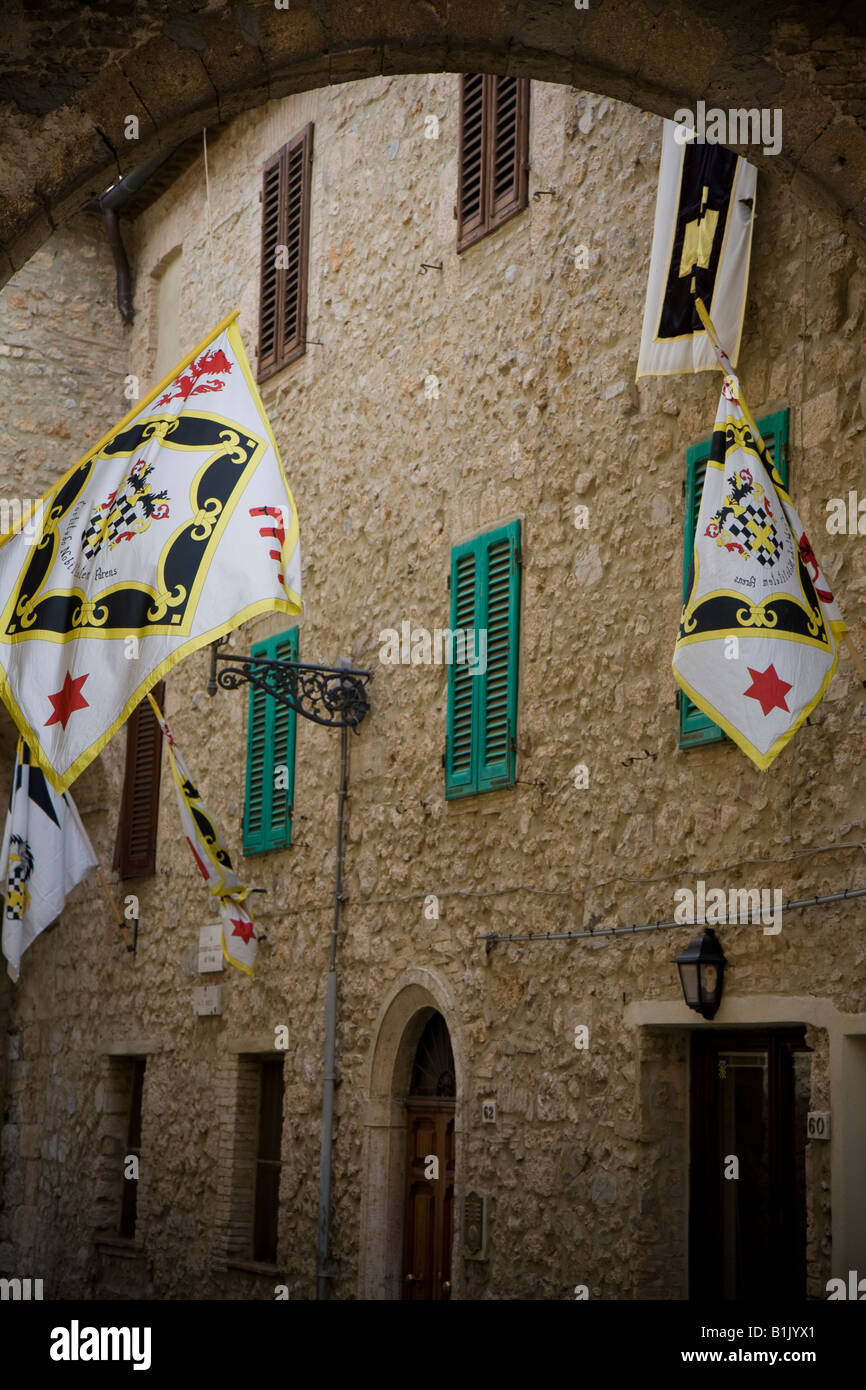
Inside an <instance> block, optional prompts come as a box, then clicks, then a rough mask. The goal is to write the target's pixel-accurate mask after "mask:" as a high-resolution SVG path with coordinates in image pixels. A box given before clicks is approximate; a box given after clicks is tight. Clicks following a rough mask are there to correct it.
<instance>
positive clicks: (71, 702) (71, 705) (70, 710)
mask: <svg viewBox="0 0 866 1390" xmlns="http://www.w3.org/2000/svg"><path fill="white" fill-rule="evenodd" d="M86 680H87V676H76V677H75V679H74V680H73V679H72V677H71V676H70V674H69V672H68V671H67V672H66V676H65V678H64V681H63V685H62V687H61V689H60V690H58V691H57V693H56V695H49V696H48V698H49V700H50V701H51V703H52V705H53V706H54V713H53V714H52V716H51V718H50V719H46V721H45V728H46V729H47V728H48V725H49V724H61V725H62V726H63V728H64V729H65V728H66V725H67V724H68V723H69V720H70V717H71V716H72V715H73V714H74V713H75V711H76V710H77V709H88V708H89V702H88V701H87V700H85V698H84V696H83V695H82V693H81V687H82V686H83V684H84V682H85V681H86Z"/></svg>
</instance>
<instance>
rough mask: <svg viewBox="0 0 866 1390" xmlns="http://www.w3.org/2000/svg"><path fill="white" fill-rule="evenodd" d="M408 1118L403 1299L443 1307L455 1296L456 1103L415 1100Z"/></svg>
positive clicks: (410, 1107)
mask: <svg viewBox="0 0 866 1390" xmlns="http://www.w3.org/2000/svg"><path fill="white" fill-rule="evenodd" d="M406 1117H407V1126H406V1132H407V1140H408V1148H407V1153H406V1215H405V1228H404V1229H405V1236H404V1241H403V1297H404V1299H409V1300H411V1301H412V1302H416V1303H426V1302H431V1301H432V1302H438V1301H439V1300H440V1299H446V1298H449V1297H450V1296H451V1240H452V1235H453V1221H454V1102H453V1101H449V1100H435V1099H430V1100H409V1101H407V1103H406ZM437 1173H438V1176H437Z"/></svg>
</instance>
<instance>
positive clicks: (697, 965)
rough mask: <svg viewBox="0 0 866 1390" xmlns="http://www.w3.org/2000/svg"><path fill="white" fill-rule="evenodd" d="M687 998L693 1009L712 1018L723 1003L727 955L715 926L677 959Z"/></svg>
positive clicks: (692, 942) (691, 944)
mask: <svg viewBox="0 0 866 1390" xmlns="http://www.w3.org/2000/svg"><path fill="white" fill-rule="evenodd" d="M676 965H677V968H678V969H679V972H680V984H681V985H682V987H683V997H684V998H685V1001H686V1003H687V1004H688V1006H689V1008H690V1009H694V1010H695V1011H696V1012H697V1013H699V1014H701V1015H703V1017H704V1018H712V1017H713V1016H714V1014H715V1013H716V1011H717V1009H718V1007H719V1005H720V1004H721V1002H722V985H723V981H724V975H725V954H724V951H723V950H722V947H721V943H720V941H719V939H718V937H717V936H716V933H715V932H714V931H713V929H712V927H707V928H706V929H705V930H704V933H703V935H702V936H696V937H694V939H693V940H692V941H690V942H689V944H688V946H687V947H686V949H685V950H684V951H683V952H682V954H681V955H679V956H677V958H676Z"/></svg>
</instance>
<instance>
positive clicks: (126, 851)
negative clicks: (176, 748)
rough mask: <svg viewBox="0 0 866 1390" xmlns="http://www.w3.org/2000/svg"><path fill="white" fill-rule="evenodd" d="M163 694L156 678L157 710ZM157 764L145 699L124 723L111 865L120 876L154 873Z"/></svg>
mask: <svg viewBox="0 0 866 1390" xmlns="http://www.w3.org/2000/svg"><path fill="white" fill-rule="evenodd" d="M164 693H165V685H164V683H163V682H162V681H160V683H159V685H157V686H156V688H155V689H154V692H153V698H154V699H155V700H156V703H157V704H158V705H159V707H160V709H162V707H163V697H164ZM161 767H162V731H161V730H160V727H159V725H158V724H157V722H156V719H155V717H154V714H153V710H152V709H151V707H150V701H149V700H148V699H147V698H145V699H144V700H142V702H141V704H139V705H138V706H137V707H136V708H135V709H134V710H133V712H132V714H131V715H130V717H129V720H128V721H127V725H126V764H125V769H124V775H123V792H122V795H121V803H120V818H119V821H118V826H117V839H116V841H115V845H114V868H115V869H116V870H117V872H118V873H119V874H120V877H121V878H139V877H143V876H145V875H147V874H152V873H154V872H155V869H156V835H157V827H158V824H159V781H160V772H161Z"/></svg>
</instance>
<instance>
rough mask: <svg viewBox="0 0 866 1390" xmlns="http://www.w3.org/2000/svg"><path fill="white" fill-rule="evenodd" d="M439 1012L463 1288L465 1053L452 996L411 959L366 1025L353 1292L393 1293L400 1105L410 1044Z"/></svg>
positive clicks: (398, 1243)
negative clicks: (451, 1100) (448, 1074)
mask: <svg viewBox="0 0 866 1390" xmlns="http://www.w3.org/2000/svg"><path fill="white" fill-rule="evenodd" d="M434 1012H435V1013H439V1014H441V1015H442V1017H443V1018H444V1020H445V1023H446V1025H447V1028H448V1033H449V1036H450V1039H451V1047H452V1051H453V1053H454V1072H455V1079H456V1090H457V1096H456V1105H455V1117H454V1118H455V1134H456V1165H455V1182H454V1187H455V1195H456V1208H457V1212H458V1217H457V1219H456V1220H455V1228H454V1246H453V1275H452V1282H453V1284H454V1297H455V1298H460V1297H461V1294H462V1259H461V1254H462V1231H461V1223H460V1219H459V1212H460V1207H461V1203H462V1195H463V1162H464V1160H463V1115H464V1104H465V1096H466V1081H467V1078H466V1060H465V1052H464V1048H463V1040H462V1030H461V1027H460V1020H459V1014H458V1011H457V1006H456V1003H455V1000H454V996H453V994H452V992H451V990H450V988H449V986H448V984H447V983H446V981H445V980H443V978H442V977H441V976H440V975H438V974H437V973H436V972H435V971H432V970H426V969H421V968H418V967H412V968H410V969H409V970H406V971H405V972H404V973H403V974H402V975H401V976H400V978H399V979H398V980H397V981H396V982H395V984H394V985H393V986H392V988H391V990H390V992H389V994H388V995H387V997H386V999H385V1001H384V1003H383V1004H382V1007H381V1009H380V1011H379V1017H378V1019H377V1022H376V1027H375V1029H374V1031H373V1043H372V1047H371V1051H370V1063H369V1072H368V1080H367V1088H366V1095H365V1098H364V1100H365V1105H364V1153H363V1160H362V1171H363V1174H364V1183H363V1189H362V1199H361V1243H360V1259H359V1268H358V1297H359V1298H361V1299H398V1298H399V1297H400V1295H401V1287H400V1277H401V1264H402V1248H403V1246H402V1242H403V1201H404V1179H405V1162H406V1108H405V1097H406V1095H407V1093H408V1091H409V1084H410V1076H411V1070H412V1063H413V1060H414V1057H415V1050H416V1048H417V1046H418V1041H419V1039H420V1037H421V1034H422V1032H423V1030H424V1027H425V1025H426V1023H427V1021H428V1019H429V1018H430V1016H431V1015H432V1014H433V1013H434Z"/></svg>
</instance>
